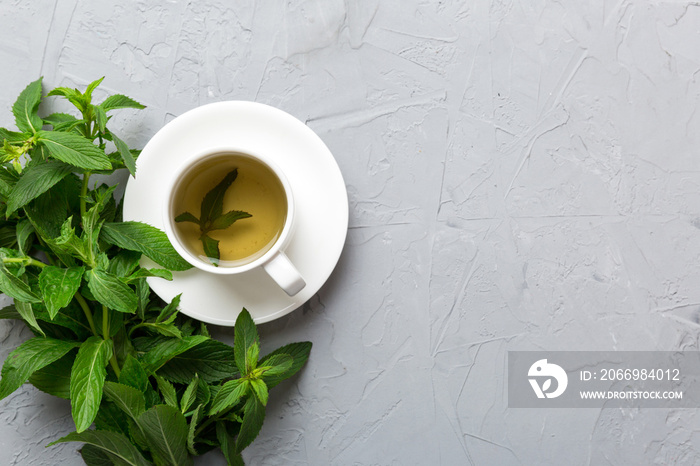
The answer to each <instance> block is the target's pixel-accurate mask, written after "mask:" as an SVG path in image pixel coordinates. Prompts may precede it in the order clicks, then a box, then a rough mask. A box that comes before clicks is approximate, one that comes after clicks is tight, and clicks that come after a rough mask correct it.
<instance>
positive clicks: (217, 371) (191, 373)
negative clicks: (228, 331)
mask: <svg viewBox="0 0 700 466" xmlns="http://www.w3.org/2000/svg"><path fill="white" fill-rule="evenodd" d="M233 359H234V355H233V348H231V347H230V346H228V345H227V344H225V343H222V342H220V341H217V340H206V341H203V342H202V343H200V344H199V345H197V346H195V347H194V348H191V349H189V350H187V351H184V352H183V353H181V354H178V355H176V356H173V358H172V359H170V360H169V361H168V362H167V363H165V364H164V365H163V367H161V368H160V370H159V371H158V375H160V376H162V377H164V378H166V379H168V380H170V381H171V382H175V383H182V384H185V383H190V382H191V381H192V380H194V378H195V377H199V378H200V379H201V380H203V381H205V382H207V383H214V382H218V381H220V380H223V379H225V378H227V377H233V376H235V375H236V373H237V372H238V371H237V369H236V365H235V364H234V362H233Z"/></svg>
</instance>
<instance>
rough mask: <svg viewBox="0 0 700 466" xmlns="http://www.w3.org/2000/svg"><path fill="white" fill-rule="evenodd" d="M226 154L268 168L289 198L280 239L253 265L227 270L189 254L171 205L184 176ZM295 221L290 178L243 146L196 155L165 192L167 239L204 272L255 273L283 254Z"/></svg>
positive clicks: (175, 175) (179, 169) (202, 152)
mask: <svg viewBox="0 0 700 466" xmlns="http://www.w3.org/2000/svg"><path fill="white" fill-rule="evenodd" d="M226 155H241V156H244V157H249V158H252V159H255V160H257V161H259V162H261V163H262V164H264V165H265V166H267V167H268V168H269V169H270V170H271V171H272V172H273V173H274V174H275V175H276V176H277V178H278V179H279V181H280V183H281V184H282V187H283V188H284V193H285V195H286V197H287V217H286V219H285V222H284V227H283V228H282V232H281V233H280V235H279V236H278V237H277V241H275V243H274V244H273V245H272V247H270V249H268V250H267V251H266V252H265V253H264V254H263V255H262V256H260V257H258V258H256V259H254V260H253V261H251V262H247V263H245V264H241V265H235V266H227V267H217V266H215V265H212V264H207V263H205V262H204V261H202V260H201V259H200V258H198V257H196V256H194V255H193V254H192V253H191V252H189V251H188V250H187V249H186V248H185V247H184V246H183V245H182V244H181V243H180V241H179V239H178V237H177V234H176V233H175V228H174V226H173V223H174V221H175V220H174V215H173V212H172V203H173V197H174V194H175V191H176V188H177V187H178V184H179V183H180V181H181V180H182V178H183V176H184V175H185V173H186V172H187V171H188V170H189V169H190V168H192V167H194V166H196V165H199V164H200V163H203V162H204V161H205V160H207V159H209V158H216V157H222V156H226ZM293 221H294V197H293V195H292V188H291V185H290V184H289V181H288V180H287V177H286V176H284V173H283V172H282V171H281V170H280V169H279V167H278V166H277V165H276V164H275V163H274V162H272V160H270V158H269V157H267V156H265V155H264V154H261V153H259V152H257V151H254V150H250V149H247V148H242V147H236V146H221V147H216V148H210V149H206V150H203V151H201V152H199V153H196V154H195V155H193V156H192V157H190V158H188V159H187V160H186V161H185V162H184V163H183V164H182V165H181V166H180V167H178V169H177V170H175V172H174V174H173V175H172V176H171V178H170V181H169V182H168V185H167V188H166V192H165V202H164V203H163V225H164V229H165V233H166V235H167V236H168V239H169V240H170V243H171V244H172V245H173V247H174V248H175V250H176V251H177V252H178V254H180V256H182V258H183V259H185V260H186V261H187V262H189V263H190V264H192V265H193V266H194V267H197V268H198V269H200V270H203V271H205V272H210V273H215V274H220V275H233V274H237V273H243V272H247V271H249V270H252V269H254V268H256V267H261V266H263V265H265V264H266V263H267V262H269V261H270V260H272V259H273V258H274V257H275V256H277V254H279V253H280V252H281V250H282V249H283V247H284V246H286V244H287V242H288V240H289V237H290V235H291V231H292V226H293Z"/></svg>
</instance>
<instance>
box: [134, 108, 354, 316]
mask: <svg viewBox="0 0 700 466" xmlns="http://www.w3.org/2000/svg"><path fill="white" fill-rule="evenodd" d="M234 143H235V145H236V146H238V147H241V148H250V150H254V151H256V152H264V153H266V154H268V155H269V156H270V157H272V158H273V159H274V162H276V164H277V165H278V166H279V167H280V168H281V170H282V171H283V172H284V173H285V174H286V175H287V178H288V180H289V183H290V184H291V186H292V190H293V193H294V199H295V207H296V214H295V215H296V216H295V230H294V233H293V237H292V239H291V241H290V242H289V245H288V246H287V248H286V250H285V251H286V254H287V256H288V257H289V259H290V260H291V261H292V263H294V265H295V266H296V267H297V269H298V270H299V272H300V273H301V275H302V276H303V277H304V280H306V287H305V288H304V289H302V290H301V291H300V292H299V293H298V294H297V295H295V296H291V297H290V296H287V294H286V293H285V292H284V291H282V290H281V289H280V288H279V287H278V286H277V284H276V283H275V282H273V281H272V279H271V278H270V277H269V276H268V275H267V274H266V273H265V272H264V271H263V270H262V269H254V270H251V271H249V272H245V273H241V274H238V275H214V274H209V273H207V272H203V271H201V270H199V269H196V268H193V269H190V270H188V271H186V272H176V273H174V274H173V275H174V279H173V280H172V281H167V280H163V279H160V278H149V279H148V280H149V282H148V283H149V285H150V286H151V288H152V289H153V290H154V291H155V292H156V293H157V294H158V295H159V296H160V297H161V298H163V299H164V300H165V301H168V302H169V301H170V300H171V299H172V298H173V297H175V296H176V295H177V294H179V293H182V300H181V301H180V311H181V312H182V313H183V314H186V315H188V316H190V317H193V318H195V319H199V320H202V321H204V322H208V323H211V324H216V325H226V326H232V325H233V324H234V322H235V320H236V317H237V316H238V314H239V312H240V311H241V309H242V308H243V307H245V308H246V309H247V310H248V311H249V312H250V313H251V315H252V316H253V319H254V320H255V322H256V323H263V322H268V321H271V320H274V319H277V318H279V317H282V316H283V315H285V314H288V313H289V312H291V311H293V310H294V309H297V308H298V307H300V306H301V305H302V304H304V303H305V302H306V301H307V300H309V299H310V298H311V297H312V296H313V295H314V294H315V293H316V292H317V291H318V290H319V288H321V286H322V285H323V284H324V283H325V282H326V280H327V279H328V277H329V276H330V274H331V272H332V271H333V268H334V267H335V265H336V264H337V262H338V259H339V258H340V253H341V251H342V249H343V245H344V243H345V236H346V234H347V228H348V196H347V191H346V190H345V183H344V181H343V177H342V175H341V173H340V169H339V168H338V164H337V163H336V161H335V159H334V158H333V155H332V154H331V152H330V151H329V150H328V148H327V147H326V145H325V144H324V143H323V141H321V139H320V138H319V137H318V136H317V135H316V134H315V133H314V132H313V131H312V130H311V129H310V128H309V127H307V126H306V125H305V124H304V123H302V122H301V121H299V120H297V119H296V118H294V117H293V116H291V115H289V114H287V113H285V112H283V111H282V110H279V109H276V108H274V107H270V106H267V105H263V104H259V103H255V102H243V101H229V102H218V103H213V104H209V105H204V106H202V107H198V108H195V109H194V110H190V111H189V112H187V113H184V114H183V115H181V116H179V117H177V118H175V119H174V120H173V121H171V122H170V123H168V124H167V125H165V126H164V127H163V128H162V129H161V130H160V131H158V133H156V135H155V136H154V137H153V139H151V140H150V141H149V142H148V144H147V145H146V147H145V148H144V149H143V151H142V152H141V155H140V156H139V158H138V161H137V171H136V178H130V179H129V182H128V183H127V186H126V193H125V194H124V220H137V221H141V222H145V223H148V224H151V225H153V226H155V227H158V228H160V229H161V230H162V229H163V220H162V218H161V212H162V207H161V206H162V203H163V202H164V200H163V197H164V194H165V193H164V190H165V184H166V183H167V180H168V178H169V177H170V176H171V174H172V173H173V172H174V171H175V169H176V168H177V166H178V165H179V164H180V163H181V162H182V161H184V160H185V159H186V158H187V157H189V156H191V155H192V154H194V153H196V152H201V151H202V150H204V149H206V148H207V147H208V146H211V147H218V146H223V145H226V144H234ZM143 265H144V266H148V267H153V266H156V264H154V263H153V262H151V261H150V259H147V258H144V264H143Z"/></svg>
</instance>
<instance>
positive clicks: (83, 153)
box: [38, 131, 112, 170]
mask: <svg viewBox="0 0 700 466" xmlns="http://www.w3.org/2000/svg"><path fill="white" fill-rule="evenodd" d="M38 134H39V139H38V142H39V143H40V144H42V145H44V146H45V147H46V148H47V149H48V151H49V154H50V155H51V157H53V158H55V159H57V160H60V161H62V162H65V163H68V164H70V165H73V166H75V167H78V168H82V169H84V170H111V169H112V163H111V162H110V161H109V158H108V157H107V155H105V153H104V151H103V150H102V149H100V148H99V147H97V146H96V145H94V144H93V143H92V142H90V140H88V139H85V138H84V137H83V136H80V135H79V134H75V133H63V132H59V131H39V133H38Z"/></svg>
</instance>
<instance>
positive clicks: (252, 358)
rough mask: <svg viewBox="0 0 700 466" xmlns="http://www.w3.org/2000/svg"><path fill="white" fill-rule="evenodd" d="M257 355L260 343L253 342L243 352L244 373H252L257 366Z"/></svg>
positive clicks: (258, 354)
mask: <svg viewBox="0 0 700 466" xmlns="http://www.w3.org/2000/svg"><path fill="white" fill-rule="evenodd" d="M258 356H260V345H258V344H257V343H254V344H252V345H250V346H249V347H248V351H246V353H245V364H246V371H245V373H246V374H250V373H252V372H253V371H254V370H255V369H256V368H257V367H258Z"/></svg>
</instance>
